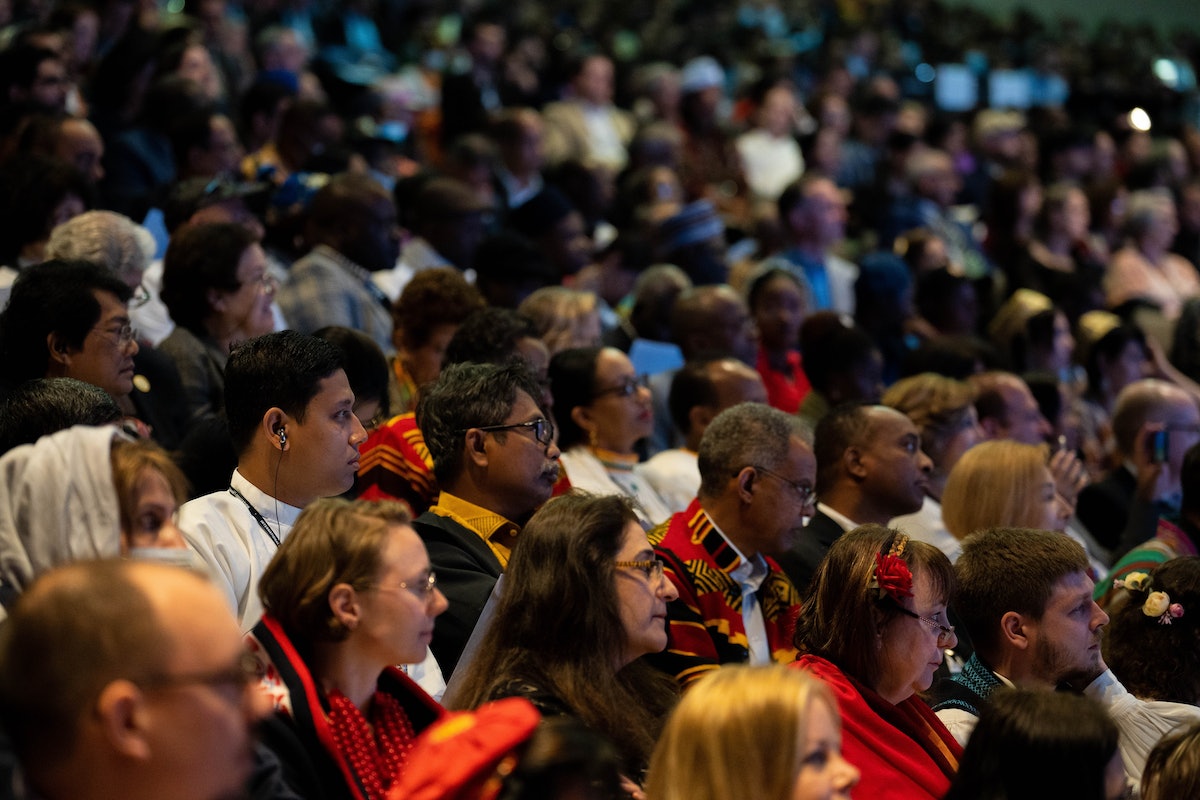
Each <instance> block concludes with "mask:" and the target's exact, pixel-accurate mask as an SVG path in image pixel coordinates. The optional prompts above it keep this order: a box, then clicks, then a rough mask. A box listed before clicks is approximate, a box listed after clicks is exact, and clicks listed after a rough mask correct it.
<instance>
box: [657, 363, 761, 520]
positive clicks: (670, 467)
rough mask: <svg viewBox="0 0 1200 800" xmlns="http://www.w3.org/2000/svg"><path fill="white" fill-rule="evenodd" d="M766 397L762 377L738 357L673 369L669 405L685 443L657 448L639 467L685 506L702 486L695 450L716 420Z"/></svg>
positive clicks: (668, 498) (675, 503)
mask: <svg viewBox="0 0 1200 800" xmlns="http://www.w3.org/2000/svg"><path fill="white" fill-rule="evenodd" d="M766 401H767V393H766V389H765V388H764V387H763V382H762V378H760V377H759V375H758V373H757V372H755V371H754V370H753V369H751V368H750V367H748V366H746V365H745V364H743V363H742V362H741V361H738V360H737V359H735V358H718V359H713V360H710V361H702V362H693V363H692V364H686V365H684V367H683V369H681V370H679V371H678V372H676V373H675V377H674V378H672V379H671V395H670V397H669V398H668V405H669V406H670V410H671V419H672V421H674V423H675V428H676V429H677V430H679V431H680V432H681V433H682V434H683V435H684V442H683V447H678V448H673V449H671V450H663V451H661V452H659V453H656V454H654V455H653V456H651V457H650V459H649V460H648V461H646V462H645V463H644V464H642V465H641V467H640V469H641V473H642V477H644V478H645V479H646V480H647V481H649V482H650V485H651V486H652V487H653V488H654V490H655V491H656V492H658V494H659V496H660V497H662V499H663V502H664V503H666V504H667V505H668V506H669V507H670V508H671V511H672V512H675V513H678V512H680V511H683V510H684V509H685V508H687V507H688V505H690V504H691V502H692V498H694V497H695V496H696V491H697V490H698V489H699V488H700V470H699V469H698V468H697V466H696V454H697V452H699V450H700V439H701V438H702V437H703V436H704V431H705V430H706V429H707V428H708V426H709V424H710V423H711V422H712V421H713V419H714V418H715V417H716V416H717V415H718V414H720V413H721V412H722V411H724V410H725V409H727V408H732V407H733V406H735V405H737V404H738V403H765V402H766Z"/></svg>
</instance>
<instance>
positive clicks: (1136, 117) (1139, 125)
mask: <svg viewBox="0 0 1200 800" xmlns="http://www.w3.org/2000/svg"><path fill="white" fill-rule="evenodd" d="M1129 125H1130V127H1131V128H1133V129H1134V130H1135V131H1148V130H1150V115H1149V114H1147V113H1146V111H1145V109H1141V108H1135V109H1133V110H1132V111H1130V112H1129Z"/></svg>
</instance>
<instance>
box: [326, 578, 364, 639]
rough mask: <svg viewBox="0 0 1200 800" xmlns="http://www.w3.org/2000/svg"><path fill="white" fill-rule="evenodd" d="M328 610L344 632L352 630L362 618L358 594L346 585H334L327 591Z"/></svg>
mask: <svg viewBox="0 0 1200 800" xmlns="http://www.w3.org/2000/svg"><path fill="white" fill-rule="evenodd" d="M329 610H330V611H331V612H333V616H334V619H336V620H337V621H338V622H340V623H341V624H342V626H343V627H344V628H345V629H346V630H348V631H352V630H354V629H355V628H357V627H358V623H359V620H360V619H361V616H362V614H361V609H360V608H359V605H358V592H356V591H354V587H353V586H351V585H350V584H348V583H336V584H334V585H333V588H331V589H330V590H329Z"/></svg>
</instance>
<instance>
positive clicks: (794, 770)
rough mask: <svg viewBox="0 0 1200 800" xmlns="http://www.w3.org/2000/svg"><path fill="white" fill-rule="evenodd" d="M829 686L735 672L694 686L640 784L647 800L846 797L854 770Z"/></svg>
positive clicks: (770, 670) (795, 676)
mask: <svg viewBox="0 0 1200 800" xmlns="http://www.w3.org/2000/svg"><path fill="white" fill-rule="evenodd" d="M841 738H842V737H841V730H840V725H839V722H838V711H837V706H836V705H835V703H834V699H833V696H832V694H830V692H829V689H828V688H827V687H826V686H825V685H824V684H822V683H820V682H819V681H816V680H813V679H812V678H809V677H807V676H805V675H804V674H802V673H800V672H798V671H797V670H794V669H787V668H785V667H783V666H780V665H776V666H772V667H736V668H731V669H723V670H721V671H719V672H715V673H712V674H710V675H708V676H706V677H705V678H704V679H703V680H700V681H698V682H697V683H696V684H695V685H694V686H692V688H691V689H689V690H688V693H687V694H686V695H685V696H684V698H683V700H681V701H680V703H679V705H678V706H677V707H676V708H675V710H674V711H673V712H671V717H670V719H669V720H668V721H667V725H666V727H665V728H664V730H663V734H662V737H661V738H660V739H659V741H658V745H657V746H656V747H655V748H654V756H653V758H651V760H650V772H649V774H648V776H647V779H646V797H647V798H648V799H649V800H726V798H731V797H755V798H760V799H761V800H843V799H844V798H848V797H850V791H851V789H853V788H854V785H855V784H856V783H858V777H859V772H858V769H857V768H856V767H855V766H854V765H853V764H851V763H850V762H848V761H847V760H846V759H844V758H842V748H841Z"/></svg>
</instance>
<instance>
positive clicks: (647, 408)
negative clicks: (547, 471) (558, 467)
mask: <svg viewBox="0 0 1200 800" xmlns="http://www.w3.org/2000/svg"><path fill="white" fill-rule="evenodd" d="M549 374H550V391H551V394H552V395H553V396H554V419H555V422H556V423H557V425H558V429H559V435H558V446H559V447H560V448H561V449H562V459H561V464H562V467H563V474H562V478H561V479H560V480H559V486H558V487H557V488H556V493H561V492H563V491H565V490H566V489H568V488H571V487H574V488H576V489H583V490H584V491H588V492H593V493H595V494H619V495H624V496H626V497H628V498H629V499H631V500H632V501H633V503H634V510H635V512H636V513H637V516H638V519H639V520H641V522H642V525H643V526H644V527H652V526H654V525H657V524H659V523H660V522H663V521H665V520H666V519H667V518H668V517H670V516H671V508H670V506H668V505H667V503H666V502H665V501H664V500H663V499H662V498H661V497H660V496H659V495H658V492H656V491H655V490H654V487H653V486H651V485H650V482H649V481H648V480H646V478H645V477H643V476H642V475H641V473H640V470H639V468H638V454H637V451H636V450H635V449H634V448H635V446H636V445H637V443H638V442H639V441H640V440H642V439H644V438H646V437H647V436H649V435H650V433H651V432H652V431H653V430H654V413H653V411H652V409H651V404H650V389H649V388H647V387H646V384H645V382H644V381H643V380H641V379H639V377H638V375H637V373H636V372H635V371H634V369H633V363H632V362H631V361H630V360H629V357H628V356H626V355H625V354H624V353H622V352H621V351H620V350H617V349H616V348H613V347H577V348H571V349H569V350H564V351H562V352H561V353H557V354H555V356H554V357H553V358H552V359H550V373H549Z"/></svg>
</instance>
